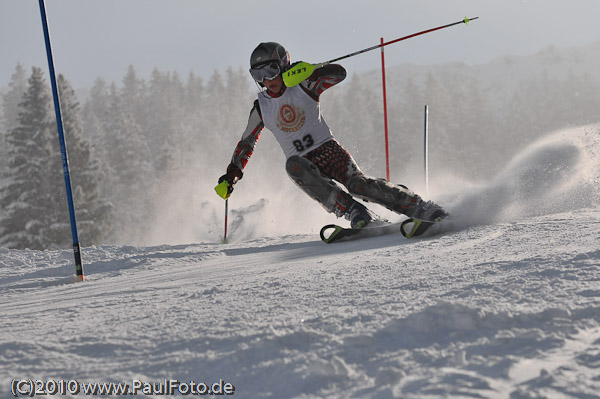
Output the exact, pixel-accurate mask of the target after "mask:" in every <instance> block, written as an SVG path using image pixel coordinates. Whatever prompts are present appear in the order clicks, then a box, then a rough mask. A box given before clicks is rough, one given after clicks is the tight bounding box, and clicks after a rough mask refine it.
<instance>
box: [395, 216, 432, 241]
mask: <svg viewBox="0 0 600 399" xmlns="http://www.w3.org/2000/svg"><path fill="white" fill-rule="evenodd" d="M441 221H442V218H436V219H435V221H433V222H429V221H426V220H420V219H406V220H405V221H403V222H402V224H401V226H400V232H401V233H402V235H403V236H404V237H406V238H413V237H419V236H421V235H423V234H425V232H426V231H427V230H429V228H430V227H432V226H433V225H435V224H436V223H439V222H441Z"/></svg>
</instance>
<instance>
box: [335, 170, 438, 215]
mask: <svg viewBox="0 0 600 399" xmlns="http://www.w3.org/2000/svg"><path fill="white" fill-rule="evenodd" d="M346 187H347V188H348V191H349V192H350V194H352V195H354V196H356V197H358V198H362V199H364V200H366V201H372V202H375V203H378V204H380V205H383V206H385V207H386V208H388V209H390V210H392V211H394V212H397V213H401V214H404V215H406V216H408V217H411V218H415V219H423V220H432V221H433V220H435V219H436V218H437V217H445V216H446V212H445V211H444V210H443V209H442V208H441V207H440V206H439V205H436V204H434V203H433V202H431V201H423V199H422V198H421V197H420V196H418V195H417V194H415V193H414V192H412V191H411V190H409V189H408V188H407V187H405V186H401V185H394V184H391V183H390V182H388V181H387V180H385V179H381V178H378V179H375V178H372V177H369V176H365V175H364V174H361V175H354V176H351V177H350V178H349V180H348V182H347V184H346Z"/></svg>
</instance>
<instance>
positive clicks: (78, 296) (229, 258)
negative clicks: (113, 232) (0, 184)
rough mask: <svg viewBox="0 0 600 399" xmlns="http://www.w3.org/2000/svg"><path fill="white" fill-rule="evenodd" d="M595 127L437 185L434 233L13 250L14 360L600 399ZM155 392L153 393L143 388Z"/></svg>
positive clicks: (254, 390) (323, 392)
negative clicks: (438, 215)
mask: <svg viewBox="0 0 600 399" xmlns="http://www.w3.org/2000/svg"><path fill="white" fill-rule="evenodd" d="M599 150H600V127H598V126H585V127H581V128H577V129H570V130H567V131H563V132H558V133H556V134H554V135H552V136H550V137H548V138H547V139H545V140H542V141H541V142H539V143H536V144H535V145H533V146H532V147H531V148H528V149H526V150H525V151H524V152H523V153H522V154H521V155H520V156H519V157H518V158H517V159H515V160H514V162H513V163H512V164H511V165H509V166H508V167H507V169H506V171H505V172H504V173H503V174H501V175H500V176H499V177H498V179H497V180H495V181H493V182H490V183H489V184H487V185H486V186H466V185H462V187H463V190H462V191H460V192H457V190H454V192H453V191H452V190H451V188H452V187H453V188H455V189H456V182H452V183H453V184H448V187H444V188H443V190H441V192H440V193H439V197H440V198H441V199H443V200H445V203H446V204H447V206H448V207H449V209H450V210H451V212H452V214H453V216H454V220H453V221H452V222H451V223H447V224H446V226H445V231H443V232H440V233H439V234H438V235H437V236H434V237H429V238H424V239H420V240H412V241H410V240H405V239H403V238H402V237H401V236H399V235H393V236H386V237H379V238H373V239H365V240H361V241H356V242H348V243H339V244H333V245H326V244H323V243H321V242H320V241H319V239H318V237H317V236H316V235H314V234H310V235H308V234H296V233H292V234H289V235H286V236H282V237H264V238H260V239H252V240H246V241H236V242H232V243H229V244H224V245H223V244H219V243H216V242H206V243H198V244H190V245H170V246H155V247H144V248H134V247H113V246H102V247H93V248H85V249H84V260H85V269H86V275H87V276H86V277H87V281H86V282H85V283H76V284H73V283H71V281H72V273H73V269H74V266H73V262H72V253H71V252H70V251H67V250H65V251H47V252H36V251H16V250H6V249H2V250H0V306H1V308H2V312H1V315H0V348H1V349H0V392H1V395H3V396H2V397H7V398H8V397H10V394H9V391H10V388H11V386H10V382H11V380H12V379H13V378H31V379H43V380H46V379H57V380H59V379H67V380H70V379H77V380H78V381H79V382H103V381H107V382H109V381H114V382H124V383H127V382H129V383H131V382H132V380H141V381H144V382H150V383H159V382H163V381H164V379H165V378H166V379H177V380H180V381H190V380H194V381H196V382H199V381H203V382H206V383H208V384H212V383H213V382H216V381H219V380H220V379H222V380H224V381H226V382H229V383H231V384H233V385H234V386H235V394H234V395H233V397H236V398H377V399H384V398H420V399H421V398H597V397H599V392H600V377H599V375H600V245H599V242H600V240H599V238H600V201H599V198H600V197H599V190H598V187H599V186H600V161H599V158H600V157H599V156H598V155H599ZM140 396H143V395H141V394H140Z"/></svg>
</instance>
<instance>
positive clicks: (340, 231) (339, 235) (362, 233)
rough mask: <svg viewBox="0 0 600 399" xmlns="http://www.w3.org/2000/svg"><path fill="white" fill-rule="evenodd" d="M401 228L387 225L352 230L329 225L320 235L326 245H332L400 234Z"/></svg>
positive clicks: (394, 224)
mask: <svg viewBox="0 0 600 399" xmlns="http://www.w3.org/2000/svg"><path fill="white" fill-rule="evenodd" d="M401 226H402V223H385V224H380V225H375V226H367V227H363V228H362V229H352V228H345V227H342V226H338V225H337V224H328V225H327V226H323V228H322V229H321V232H320V235H321V240H323V242H324V243H327V244H331V243H333V242H340V241H349V240H355V239H359V238H366V237H377V236H382V235H386V234H393V233H398V232H400V228H401Z"/></svg>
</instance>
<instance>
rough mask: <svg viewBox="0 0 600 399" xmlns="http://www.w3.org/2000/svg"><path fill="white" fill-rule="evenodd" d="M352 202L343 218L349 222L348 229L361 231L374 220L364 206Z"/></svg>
mask: <svg viewBox="0 0 600 399" xmlns="http://www.w3.org/2000/svg"><path fill="white" fill-rule="evenodd" d="M352 201H353V203H352V205H350V206H349V207H348V209H347V210H346V213H345V214H344V217H345V218H346V219H347V220H349V221H350V227H352V228H353V229H362V228H363V227H365V226H367V225H368V224H369V223H371V222H372V221H373V220H375V218H374V217H373V216H372V215H371V212H369V210H368V209H367V207H366V206H364V205H363V204H361V203H360V202H358V201H355V200H352Z"/></svg>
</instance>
